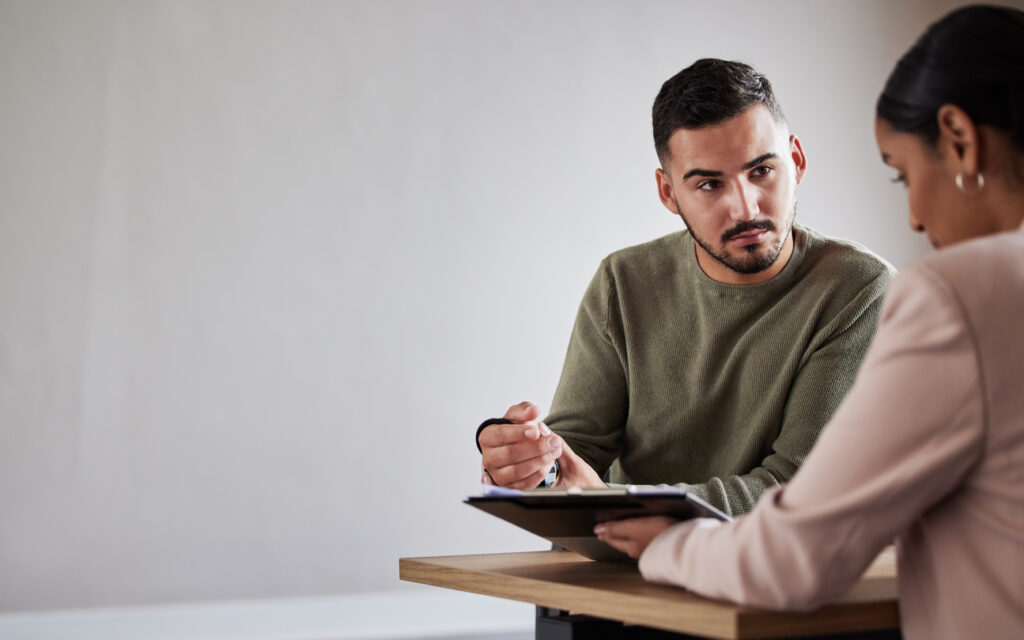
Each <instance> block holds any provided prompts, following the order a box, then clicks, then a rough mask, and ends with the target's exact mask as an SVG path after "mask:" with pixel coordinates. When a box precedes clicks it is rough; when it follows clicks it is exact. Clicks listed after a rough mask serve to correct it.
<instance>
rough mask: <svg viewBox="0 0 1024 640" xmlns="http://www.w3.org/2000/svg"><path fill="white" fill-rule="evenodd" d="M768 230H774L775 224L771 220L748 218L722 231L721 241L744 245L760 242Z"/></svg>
mask: <svg viewBox="0 0 1024 640" xmlns="http://www.w3.org/2000/svg"><path fill="white" fill-rule="evenodd" d="M769 231H775V224H774V223H773V222H772V221H771V220H753V221H750V220H748V221H746V222H741V223H739V224H737V225H736V226H735V227H733V228H732V229H729V230H728V231H726V232H725V233H723V234H722V242H723V243H724V242H733V243H735V244H737V245H739V246H741V247H745V246H749V245H752V244H757V243H758V242H761V241H762V240H764V237H765V236H766V235H767V234H768V232H769Z"/></svg>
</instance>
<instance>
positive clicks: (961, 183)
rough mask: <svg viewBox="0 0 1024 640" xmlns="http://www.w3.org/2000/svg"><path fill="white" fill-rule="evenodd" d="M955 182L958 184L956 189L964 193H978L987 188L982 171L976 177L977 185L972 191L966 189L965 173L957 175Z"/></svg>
mask: <svg viewBox="0 0 1024 640" xmlns="http://www.w3.org/2000/svg"><path fill="white" fill-rule="evenodd" d="M953 181H954V182H956V188H957V189H959V190H960V191H962V192H963V193H978V192H979V191H981V190H982V189H984V188H985V176H983V175H981V172H980V171H979V172H978V174H977V175H976V176H974V183H975V185H974V188H973V189H971V190H970V191H968V190H967V189H965V188H964V172H963V171H961V172H960V173H958V174H956V178H955V179H954V180H953Z"/></svg>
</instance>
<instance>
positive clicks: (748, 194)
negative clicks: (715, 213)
mask: <svg viewBox="0 0 1024 640" xmlns="http://www.w3.org/2000/svg"><path fill="white" fill-rule="evenodd" d="M760 212H761V208H760V207H759V206H758V204H757V190H756V189H755V188H754V187H753V186H752V185H748V184H742V183H741V184H739V185H737V186H736V200H735V202H734V203H733V206H732V207H731V214H732V218H733V220H753V219H754V218H756V217H757V214H758V213H760Z"/></svg>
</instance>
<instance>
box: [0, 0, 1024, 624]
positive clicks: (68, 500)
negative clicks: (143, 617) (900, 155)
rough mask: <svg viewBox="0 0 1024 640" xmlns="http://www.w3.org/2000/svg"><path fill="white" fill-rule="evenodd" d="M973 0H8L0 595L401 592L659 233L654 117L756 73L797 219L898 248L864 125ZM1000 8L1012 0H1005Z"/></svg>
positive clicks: (440, 544)
mask: <svg viewBox="0 0 1024 640" xmlns="http://www.w3.org/2000/svg"><path fill="white" fill-rule="evenodd" d="M958 4H962V3H961V2H949V1H938V2H936V1H929V0H906V1H902V2H893V1H891V0H866V1H861V0H858V1H853V0H850V1H841V0H836V1H812V0H806V1H799V0H788V1H787V0H777V1H775V2H689V1H676V2H669V1H654V0H641V1H631V2H625V1H622V2H614V1H597V0H589V1H586V0H579V1H569V0H564V1H554V2H540V1H530V2H527V1H518V2H515V1H509V2H498V1H495V0H449V1H437V2H397V1H390V2H375V1H349V2H279V1H245V2H243V1H240V0H239V1H227V0H211V1H208V2H200V1H166V2H136V1H128V0H125V1H102V0H90V1H83V2H30V1H12V0H2V1H0V610H3V611H18V610H34V609H49V608H63V607H89V606H119V605H131V604H142V603H159V602H176V601H201V600H218V599H241V598H250V597H275V596H296V595H316V594H345V593H360V592H379V591H389V590H401V589H411V588H413V587H411V586H409V585H405V584H401V583H399V581H398V577H397V575H398V564H397V559H398V558H399V557H400V556H410V555H442V554H455V553H475V552H494V551H509V550H521V549H541V548H544V547H545V544H544V543H543V541H541V540H539V539H537V538H534V537H532V536H530V535H528V534H525V533H520V532H518V531H516V530H515V529H514V528H512V527H511V526H509V525H506V524H504V523H502V522H500V521H498V520H496V519H494V518H491V517H490V516H487V515H485V514H482V513H477V512H475V511H474V510H472V509H470V508H469V507H466V506H465V505H463V504H461V500H462V499H463V498H464V497H465V496H466V495H468V494H471V493H474V492H476V491H477V490H478V484H477V483H478V479H479V466H478V465H479V459H478V456H477V453H476V450H475V448H474V446H473V441H472V434H473V429H474V427H475V425H476V424H477V423H478V422H479V421H480V420H481V419H483V418H486V417H490V416H492V415H500V414H501V413H502V412H503V411H504V410H505V408H506V407H507V406H508V405H510V404H512V403H515V402H518V401H520V400H523V399H531V400H533V401H535V402H537V403H539V404H541V405H542V406H546V405H547V403H548V402H549V401H550V398H551V394H552V393H553V391H554V386H555V383H556V382H557V378H558V375H559V372H560V368H561V361H562V357H563V355H564V352H565V347H566V344H567V341H568V336H569V331H570V329H571V326H572V321H573V318H574V316H575V311H576V307H577V304H578V302H579V299H580V296H581V295H582V292H583V290H584V287H585V286H586V284H587V282H588V281H589V279H590V277H591V276H592V274H593V272H594V270H595V268H596V266H597V263H598V261H599V260H600V259H601V258H602V257H603V256H604V255H606V254H607V253H609V252H610V251H613V250H615V249H618V248H621V247H624V246H627V245H631V244H635V243H639V242H643V241H645V240H648V239H652V238H654V237H657V236H660V235H663V234H665V233H669V232H671V231H675V230H676V229H678V228H680V222H679V220H678V218H675V217H673V216H671V215H669V214H668V213H667V212H666V211H665V210H664V208H663V207H662V206H661V204H660V203H659V202H658V199H657V196H656V191H655V182H654V169H655V168H656V158H655V154H654V151H653V148H652V143H651V135H650V105H651V102H652V100H653V98H654V95H655V94H656V93H657V91H658V88H659V87H660V85H661V83H662V82H663V81H664V80H665V79H667V78H668V77H669V76H671V75H672V74H674V73H675V72H677V71H678V70H679V69H681V68H682V67H684V66H686V65H688V64H690V63H691V62H693V60H695V59H696V58H699V57H706V56H716V57H724V58H733V59H741V60H744V61H748V62H750V63H753V64H755V65H756V66H758V67H759V68H760V69H761V70H762V71H764V72H765V73H766V74H767V75H768V76H769V78H770V79H771V80H772V81H773V83H774V85H775V88H776V92H777V94H778V97H779V99H780V100H781V102H782V105H783V108H784V109H785V111H786V113H787V116H788V118H789V121H790V123H791V125H792V129H793V131H794V132H795V133H796V134H797V135H799V136H800V137H801V140H802V142H803V145H804V149H805V151H806V153H807V156H808V163H809V165H808V173H807V175H806V177H805V180H804V183H803V185H802V186H801V187H800V191H799V213H798V219H799V220H801V221H802V222H803V223H805V224H808V225H811V226H813V227H815V228H817V229H819V230H821V231H824V232H827V233H831V234H835V235H838V236H842V237H846V238H851V239H854V240H857V241H859V242H862V243H864V244H866V245H868V246H869V247H870V248H872V249H873V250H875V251H876V252H877V253H879V254H880V255H881V256H883V257H885V258H887V259H888V260H890V261H891V262H893V263H894V264H896V265H897V266H900V265H902V264H905V263H906V262H907V261H908V260H911V259H913V258H914V257H916V256H918V255H920V254H921V253H923V252H924V251H925V250H926V247H925V243H924V242H923V241H922V240H921V239H920V238H916V237H914V236H913V235H912V234H911V233H910V231H909V229H908V226H907V217H906V204H905V194H904V192H903V190H902V189H901V188H900V187H899V186H896V185H891V184H889V181H888V180H889V178H891V177H892V172H891V171H890V170H888V169H886V168H885V167H883V165H882V164H881V162H880V161H879V159H878V152H877V149H876V147H875V143H874V138H873V107H874V100H875V98H876V97H877V95H878V92H879V90H880V88H881V86H882V83H883V82H884V79H885V77H886V76H887V74H888V72H889V71H890V69H891V68H892V65H893V63H894V61H895V60H896V58H897V56H898V55H899V54H900V53H902V52H903V51H905V50H906V49H907V48H908V47H909V45H910V44H911V42H912V40H913V39H914V38H915V37H916V36H917V35H918V34H919V33H920V32H921V31H922V30H923V28H924V27H925V26H926V24H927V23H928V22H929V21H930V20H932V19H934V18H936V17H938V16H940V15H941V14H943V13H945V11H946V10H948V9H949V8H950V7H952V6H955V5H958ZM1017 6H1020V3H1017Z"/></svg>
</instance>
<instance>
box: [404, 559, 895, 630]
mask: <svg viewBox="0 0 1024 640" xmlns="http://www.w3.org/2000/svg"><path fill="white" fill-rule="evenodd" d="M398 572H399V577H400V578H401V579H402V580H407V581H410V582H419V583H423V584H429V585H434V586H438V587H446V588H448V589H457V590H459V591H469V592H471V593H480V594H484V595H489V596H497V597H499V598H507V599H510V600H519V601H522V602H532V603H534V604H537V605H540V606H543V607H551V608H554V609H562V610H566V611H571V612H573V613H583V614H587V615H591V616H596V617H599V618H605V619H610V620H617V621H620V622H624V623H626V624H635V625H642V626H645V627H653V628H655V629H663V630H667V631H675V632H681V633H687V634H692V635H697V636H701V637H707V638H791V637H801V636H803V637H806V636H814V635H823V634H832V633H851V632H864V631H876V630H882V629H895V628H898V627H899V611H898V609H897V601H896V563H895V557H894V554H893V552H892V550H891V549H889V550H887V551H885V552H883V553H882V555H880V556H879V557H878V559H877V560H875V562H874V564H872V565H871V567H870V568H869V569H868V570H867V572H866V573H865V574H864V576H863V577H862V578H861V579H860V581H859V582H858V583H857V584H856V585H854V587H853V588H852V589H851V590H850V592H849V593H847V594H846V595H845V596H844V597H843V598H841V599H840V600H838V601H837V602H835V603H833V604H830V605H827V606H825V607H822V608H821V609H818V610H816V611H813V612H810V613H773V612H770V611H765V610H762V609H754V608H750V607H742V606H738V605H734V604H729V603H725V602H719V601H715V600H709V599H707V598H703V597H701V596H697V595H694V594H692V593H690V592H688V591H685V590H683V589H677V588H674V587H668V586H663V585H656V584H651V583H648V582H645V581H644V580H643V578H642V577H641V576H640V572H639V571H638V570H637V567H636V564H634V563H616V562H595V561H593V560H588V559H587V558H584V557H582V556H579V555H577V554H575V553H572V552H571V551H535V552H524V553H498V554H486V555H467V556H440V557H433V558H401V559H399V561H398ZM779 579H780V580H785V576H779Z"/></svg>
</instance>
